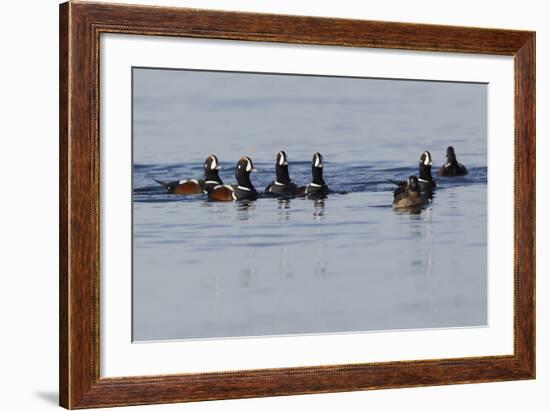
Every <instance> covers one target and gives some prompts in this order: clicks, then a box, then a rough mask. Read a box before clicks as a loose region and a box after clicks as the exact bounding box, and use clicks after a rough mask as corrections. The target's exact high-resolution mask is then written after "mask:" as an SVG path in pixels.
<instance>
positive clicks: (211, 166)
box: [210, 156, 218, 170]
mask: <svg viewBox="0 0 550 411" xmlns="http://www.w3.org/2000/svg"><path fill="white" fill-rule="evenodd" d="M217 167H218V161H217V160H216V157H214V156H212V164H210V170H215V169H216V168H217Z"/></svg>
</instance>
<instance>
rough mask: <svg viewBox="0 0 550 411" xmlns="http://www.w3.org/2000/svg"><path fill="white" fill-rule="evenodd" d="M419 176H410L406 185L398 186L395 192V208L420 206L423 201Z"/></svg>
mask: <svg viewBox="0 0 550 411" xmlns="http://www.w3.org/2000/svg"><path fill="white" fill-rule="evenodd" d="M423 201H424V200H423V198H422V194H421V192H420V185H419V184H418V177H416V176H409V179H408V180H407V185H406V186H405V187H399V188H397V189H396V190H395V191H394V193H393V204H392V206H393V208H407V207H418V206H421V205H422V203H423Z"/></svg>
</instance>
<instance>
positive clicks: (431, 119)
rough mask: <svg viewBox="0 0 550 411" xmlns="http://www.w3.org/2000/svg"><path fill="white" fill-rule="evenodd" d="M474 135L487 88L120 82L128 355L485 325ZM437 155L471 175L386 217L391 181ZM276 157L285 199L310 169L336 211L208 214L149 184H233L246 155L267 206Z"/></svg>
mask: <svg viewBox="0 0 550 411" xmlns="http://www.w3.org/2000/svg"><path fill="white" fill-rule="evenodd" d="M486 118H487V87H486V85H485V84H472V83H452V82H427V81H404V80H381V79H362V78H361V79H358V78H338V77H314V76H296V75H272V74H251V73H227V72H211V71H189V70H163V69H149V68H134V69H133V188H134V194H133V198H134V202H133V290H132V294H133V295H132V297H133V298H132V304H133V307H132V308H133V310H132V311H133V320H132V321H133V324H132V325H133V340H134V341H154V340H169V339H187V338H223V337H243V336H264V335H286V334H311V333H334V332H357V331H381V330H396V329H399V330H401V329H417V328H434V327H471V326H484V325H486V324H487V168H486V166H487V123H486ZM449 144H452V145H453V146H454V147H455V149H456V151H457V155H458V157H459V160H460V161H461V162H462V163H464V164H465V165H466V166H467V167H468V168H469V170H470V174H469V175H468V176H466V177H460V178H456V179H444V178H438V179H437V183H438V189H437V191H436V196H435V198H434V199H433V202H432V203H430V204H429V205H427V206H426V207H425V208H424V209H423V210H422V211H421V212H420V214H409V213H403V212H396V211H394V210H392V208H391V202H392V199H393V194H392V191H393V188H394V187H393V186H392V185H391V184H389V183H388V182H387V179H388V178H392V179H404V178H406V176H408V175H410V174H416V172H417V163H418V158H419V156H420V154H421V153H422V152H423V151H424V150H430V151H431V153H432V156H433V159H434V171H435V170H436V169H437V167H438V166H440V165H441V164H442V163H443V162H444V154H445V148H446V147H447V145H449ZM281 149H284V150H285V151H286V152H287V154H288V156H289V161H290V173H291V177H292V178H293V180H294V181H295V182H296V183H298V184H306V183H307V182H309V181H310V178H311V177H310V176H311V174H310V173H311V157H312V154H313V152H315V151H320V152H321V153H323V155H324V157H325V168H324V170H325V180H326V181H327V184H328V185H329V186H330V187H331V189H333V190H336V191H339V192H342V193H345V194H332V195H330V196H329V197H328V198H326V199H324V200H322V201H313V200H307V199H292V200H287V201H279V200H276V199H272V198H260V199H258V200H257V201H254V202H250V203H242V202H240V203H239V202H235V203H213V202H208V201H207V200H206V199H205V197H204V196H198V197H181V196H174V195H168V194H165V192H164V190H163V189H162V188H161V187H159V186H157V185H156V184H155V183H154V182H153V178H159V179H163V180H178V179H182V178H193V177H200V176H201V173H202V165H203V161H204V159H205V157H206V156H207V155H208V154H210V153H215V154H216V155H217V156H218V158H219V159H220V161H221V163H222V166H223V167H224V169H223V170H222V173H221V175H222V178H223V179H224V182H226V183H232V182H234V176H233V168H234V165H235V163H236V161H237V160H238V159H239V157H241V156H243V155H249V156H250V157H252V159H253V160H254V163H255V166H256V168H257V169H258V173H255V174H253V176H252V181H253V183H254V184H255V186H256V187H257V189H258V190H259V191H263V188H264V187H265V186H266V185H267V184H268V183H269V182H270V181H272V180H273V178H274V161H275V155H276V153H277V151H279V150H281ZM434 174H435V173H434Z"/></svg>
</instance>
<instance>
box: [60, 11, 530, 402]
mask: <svg viewBox="0 0 550 411" xmlns="http://www.w3.org/2000/svg"><path fill="white" fill-rule="evenodd" d="M101 33H126V34H136V35H155V36H174V37H200V38H209V39H229V40H254V41H270V42H284V43H300V44H316V45H332V46H354V47H370V48H386V49H404V50H421V51H431V52H460V53H483V54H494V55H505V56H513V58H514V65H515V67H514V71H515V103H514V110H515V190H514V193H515V194H514V196H515V198H514V202H515V204H514V209H515V221H514V227H515V232H514V237H515V238H514V250H515V253H514V273H515V274H514V290H515V294H514V354H513V355H506V356H486V357H474V358H460V359H440V360H423V361H399V362H385V363H373V364H368V363H367V364H359V365H358V364H354V365H346V364H339V365H334V366H316V367H299V368H283V369H269V370H265V369H262V370H243V371H238V372H213V373H202V374H181V375H164V376H160V377H159V376H154V377H124V378H100V372H99V352H100V349H101V347H100V339H99V300H100V295H99V253H100V249H99V246H100V239H99V238H100V237H99V231H100V221H99V207H100V206H99V196H100V192H99V167H100V165H99V121H100V118H99V55H100V54H99V48H100V34H101ZM59 47H60V90H59V92H60V118H59V123H60V277H59V286H60V377H59V381H60V386H59V390H60V405H61V406H63V407H66V408H70V409H73V408H91V407H107V406H125V405H137V404H153V403H173V402H184V401H202V400H215V399H225V398H247V397H261V396H276V395H292V394H306V393H321V392H338V391H353V390H368V389H382V388H399V387H415V386H425V385H442V384H463V383H478V382H491V381H506V380H520V379H532V378H535V33H534V32H528V31H512V30H495V29H483V28H466V27H448V26H435V25H421V24H404V23H388V22H379V21H359V20H345V19H331V18H316V17H297V16H281V15H268V14H253V13H232V12H220V11H206V10H196V9H185V8H167V7H149V6H130V5H113V4H98V3H95V4H94V3H81V2H69V3H64V4H62V5H61V6H60V43H59Z"/></svg>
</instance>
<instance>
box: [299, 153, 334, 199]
mask: <svg viewBox="0 0 550 411" xmlns="http://www.w3.org/2000/svg"><path fill="white" fill-rule="evenodd" d="M311 176H312V179H311V183H309V184H308V185H307V186H305V187H300V188H299V189H298V192H297V195H302V196H306V197H308V198H312V199H316V198H322V197H325V196H326V195H327V194H328V192H329V188H328V186H327V185H326V183H325V180H324V179H323V156H322V155H321V153H315V154H313V160H312V161H311Z"/></svg>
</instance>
